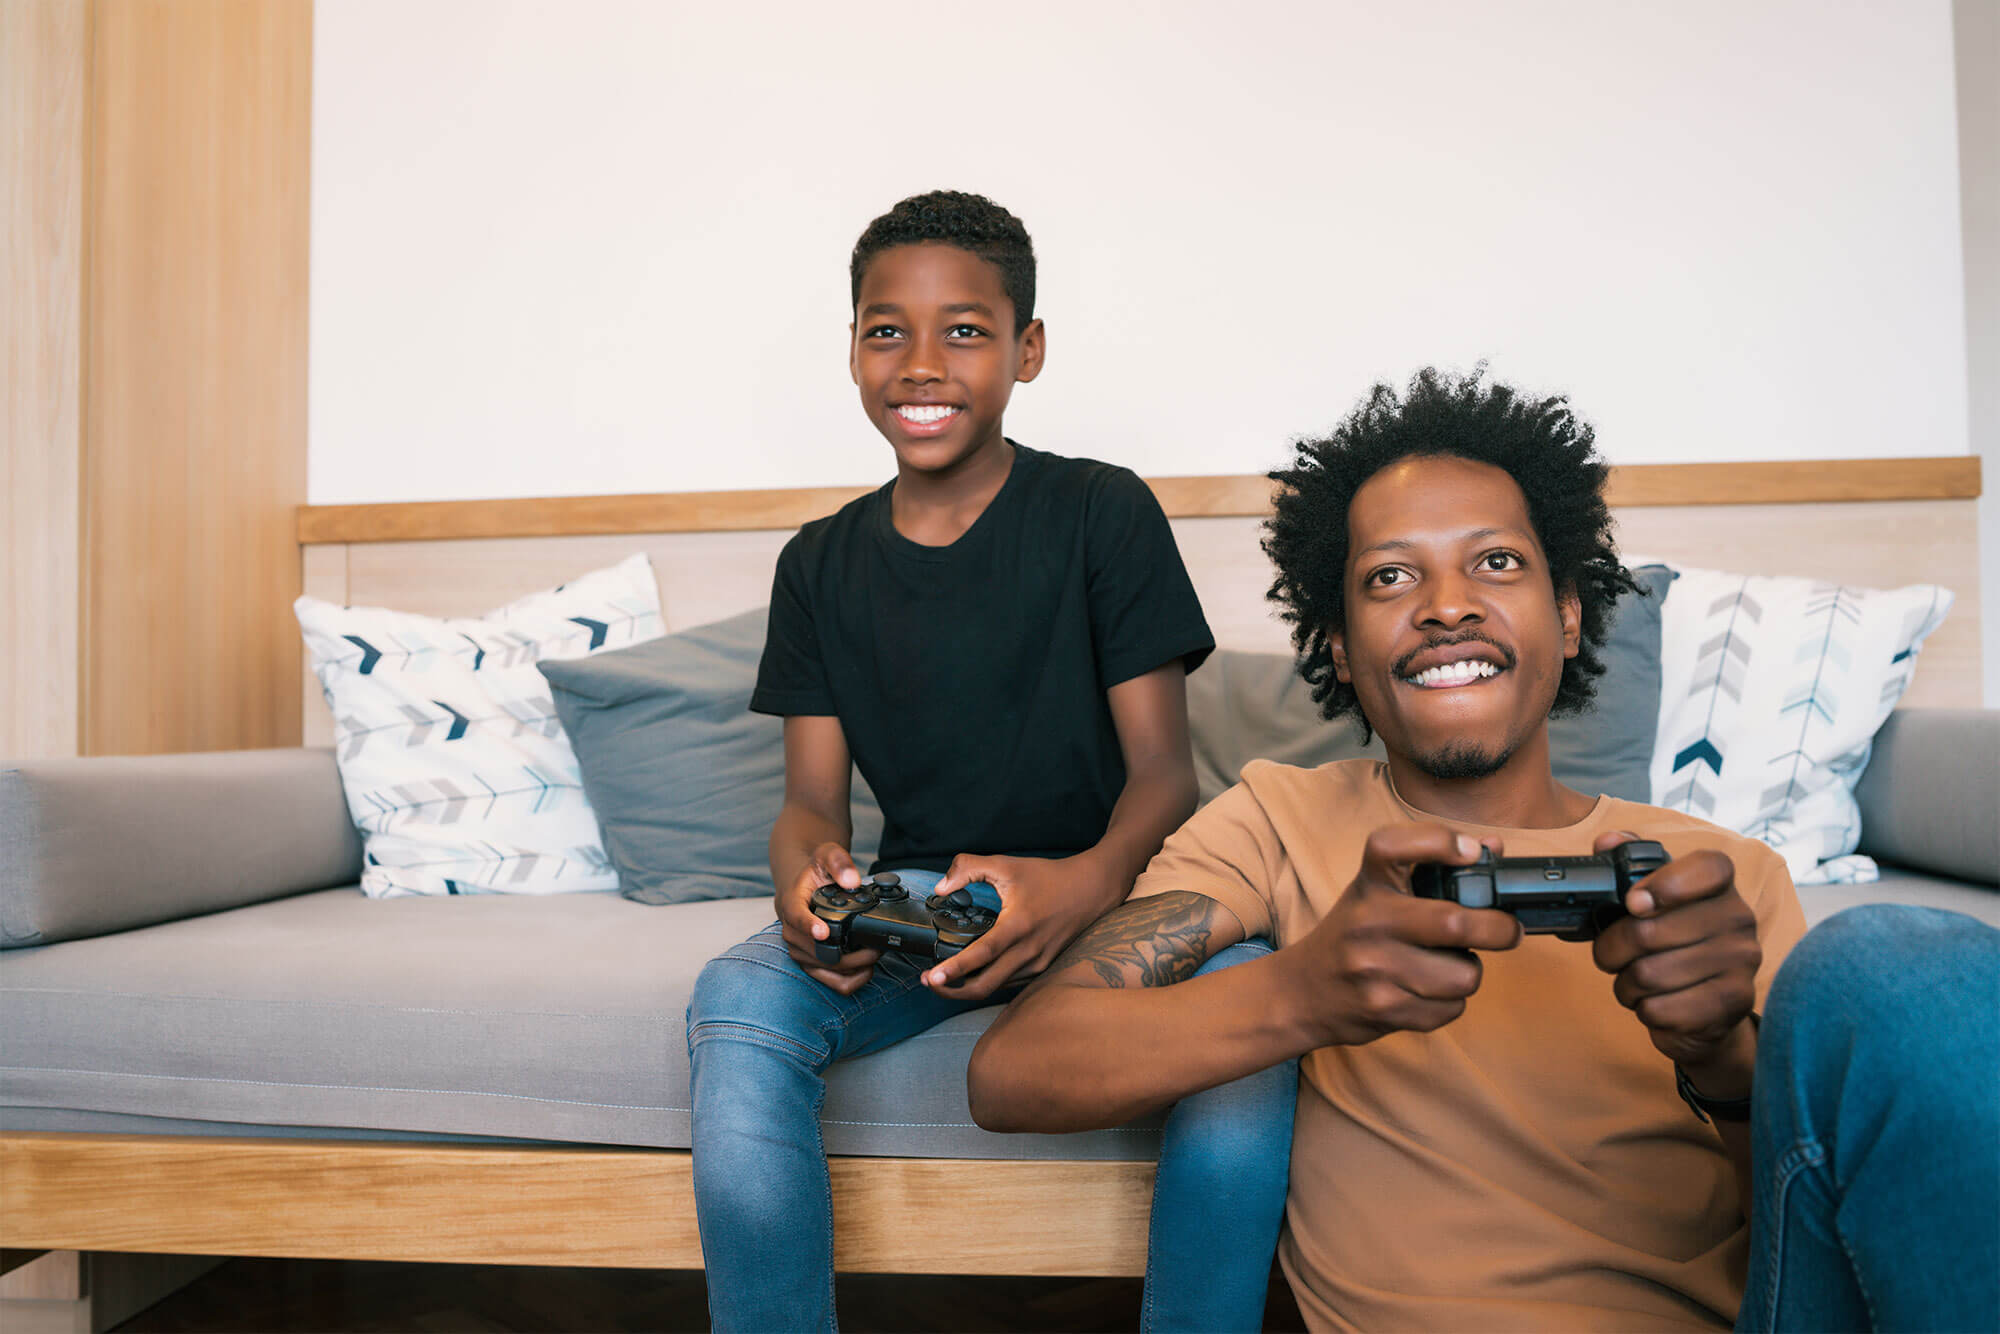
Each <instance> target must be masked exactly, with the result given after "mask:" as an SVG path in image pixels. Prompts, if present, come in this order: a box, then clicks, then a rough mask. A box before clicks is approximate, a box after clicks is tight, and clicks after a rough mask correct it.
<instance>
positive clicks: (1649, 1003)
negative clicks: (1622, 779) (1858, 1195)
mask: <svg viewBox="0 0 2000 1334" xmlns="http://www.w3.org/2000/svg"><path fill="white" fill-rule="evenodd" d="M1636 837H1637V835H1635V834H1629V833H1617V834H1605V835H1603V836H1601V837H1599V838H1598V840H1597V844H1596V849H1597V851H1599V852H1606V851H1609V850H1610V849H1611V848H1614V847H1616V846H1618V845H1619V844H1620V843H1624V842H1627V841H1628V840H1630V839H1633V838H1636ZM1625 910H1626V912H1628V913H1630V914H1631V915H1630V916H1629V917H1623V918H1620V919H1619V920H1618V921H1616V922H1613V923H1612V924H1611V925H1610V926H1608V927H1606V928H1605V929H1604V932H1603V934H1601V935H1599V936H1598V938H1597V941H1596V943H1595V944H1594V945H1593V946H1592V957H1593V958H1594V959H1595V960H1596V963H1597V966H1598V967H1599V968H1601V969H1603V970H1604V971H1605V972H1607V973H1610V974H1612V975H1613V976H1615V977H1616V978H1617V981H1616V982H1615V983H1614V984H1613V986H1612V991H1613V993H1614V994H1615V995H1616V996H1617V997H1618V1003H1619V1004H1620V1005H1623V1006H1624V1007H1625V1008H1626V1009H1628V1010H1631V1011H1632V1012H1633V1013H1634V1014H1636V1015H1638V1016H1639V1022H1640V1023H1642V1024H1644V1025H1645V1026H1646V1030H1647V1032H1648V1033H1650V1034H1651V1035H1652V1038H1653V1045H1654V1046H1655V1047H1657V1048H1659V1050H1660V1052H1661V1054H1662V1055H1664V1056H1666V1057H1668V1058H1670V1059H1671V1060H1673V1061H1674V1062H1675V1063H1676V1064H1678V1065H1679V1066H1680V1067H1681V1069H1683V1070H1685V1071H1687V1075H1688V1079H1689V1080H1690V1081H1692V1082H1693V1084H1694V1086H1695V1087H1696V1088H1697V1089H1699V1090H1701V1092H1702V1093H1704V1094H1706V1095H1707V1096H1709V1097H1712V1098H1736V1097H1743V1096H1747V1095H1748V1093H1749V1091H1750V1082H1751V1073H1752V1067H1753V1065H1754V1063H1755V1059H1756V1050H1757V1049H1756V1043H1755V1041H1754V1036H1753V1035H1752V1034H1751V1033H1750V1032H1749V1029H1748V1026H1747V1025H1745V1024H1744V1022H1743V1020H1744V1019H1745V1018H1746V1017H1747V1016H1748V1015H1749V1014H1750V1011H1751V1009H1752V1008H1753V1007H1754V1006H1755V1005H1756V1003H1757V969H1758V967H1759V966H1760V965H1761V964H1762V963H1763V962H1764V950H1763V947H1762V946H1761V945H1759V944H1758V943H1757V918H1756V915H1755V914H1754V913H1752V912H1751V911H1750V905H1749V904H1747V903H1745V902H1744V901H1743V896H1742V895H1741V894H1738V893H1737V892H1736V867H1735V865H1734V864H1733V863H1731V862H1730V860H1729V858H1727V857H1725V856H1723V855H1722V854H1721V853H1719V852H1714V851H1708V850H1703V851H1700V852H1694V853H1690V854H1688V855H1687V856H1685V857H1676V858H1675V859H1674V860H1673V861H1670V862H1668V863H1667V864H1666V865H1665V866H1662V867H1661V868H1660V869H1659V870H1657V871H1655V872H1653V873H1652V874H1651V875H1649V876H1647V877H1646V878H1645V879H1644V880H1641V881H1640V882H1639V883H1638V884H1636V885H1634V886H1633V887H1632V889H1631V890H1630V892H1628V893H1627V894H1626V896H1625Z"/></svg>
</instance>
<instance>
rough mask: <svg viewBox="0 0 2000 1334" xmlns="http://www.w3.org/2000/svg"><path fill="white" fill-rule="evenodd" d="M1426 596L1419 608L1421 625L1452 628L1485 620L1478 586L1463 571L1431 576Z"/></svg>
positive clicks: (1426, 585)
mask: <svg viewBox="0 0 2000 1334" xmlns="http://www.w3.org/2000/svg"><path fill="white" fill-rule="evenodd" d="M1424 595H1425V596H1424V599H1423V602H1422V605H1421V606H1419V607H1418V608H1417V618H1418V621H1417V623H1418V624H1419V625H1436V626H1442V627H1444V628H1445V629H1452V628H1454V627H1457V626H1460V625H1463V624H1465V623H1466V622H1468V621H1481V620H1484V619H1485V606H1484V604H1483V603H1482V602H1481V601H1480V597H1479V585H1478V584H1477V583H1476V582H1475V581H1473V580H1471V579H1468V578H1466V576H1465V575H1464V573H1463V572H1461V571H1457V570H1447V571H1444V572H1443V573H1440V574H1435V575H1433V576H1431V578H1430V579H1428V580H1427V581H1425V584H1424Z"/></svg>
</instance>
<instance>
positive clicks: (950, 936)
mask: <svg viewBox="0 0 2000 1334" xmlns="http://www.w3.org/2000/svg"><path fill="white" fill-rule="evenodd" d="M812 912H813V916H815V917H817V918H819V920H820V921H822V922H825V923H826V925H827V928H828V931H827V937H826V939H825V940H819V941H814V942H813V953H814V954H815V955H816V956H817V957H818V958H819V961H820V962H821V963H827V964H831V963H839V962H840V956H841V955H843V954H849V953H852V952H853V951H855V950H894V951H895V952H896V953H898V954H901V955H903V956H905V957H906V958H911V959H922V960H925V961H927V962H930V963H936V962H937V961H938V960H940V959H948V958H950V957H951V956H952V955H954V954H956V953H958V952H959V951H960V950H962V949H964V948H965V947H966V946H967V945H970V944H971V943H972V942H973V941H975V940H977V939H979V938H980V937H981V936H983V935H985V934H986V932H987V930H988V929H989V928H990V927H991V926H992V925H993V922H994V920H995V918H996V917H998V914H997V913H995V912H994V911H993V910H992V909H991V908H982V907H980V906H979V905H978V904H976V903H974V902H973V901H972V895H971V894H969V893H967V892H966V891H965V890H962V889H954V890H953V891H952V892H951V893H949V894H933V895H931V896H930V897H929V898H927V899H924V900H923V901H922V902H918V901H916V900H913V899H912V898H911V897H910V891H909V890H907V889H904V888H903V880H902V877H901V876H899V875H897V874H896V873H895V872H894V871H883V872H881V873H880V874H878V875H873V876H870V877H869V878H868V879H866V880H864V881H862V882H861V883H860V884H859V885H857V886H856V887H855V888H853V889H843V888H842V887H841V886H839V885H821V886H820V887H819V888H818V889H816V890H814V891H813V896H812Z"/></svg>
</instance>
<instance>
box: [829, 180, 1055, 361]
mask: <svg viewBox="0 0 2000 1334" xmlns="http://www.w3.org/2000/svg"><path fill="white" fill-rule="evenodd" d="M926 241H933V242H941V243H942V244H945V245H950V246H956V247H958V248H959V249H960V250H965V251H970V252H971V253H972V254H975V255H977V256H979V257H980V258H981V259H983V260H985V261H986V262H987V263H988V264H991V265H992V266H993V267H994V268H996V269H998V270H1000V286H1001V287H1002V288H1003V289H1004V290H1005V291H1006V293H1007V299H1008V300H1009V301H1011V302H1013V303H1014V335H1015V337H1017V338H1018V337H1019V336H1020V335H1021V333H1022V331H1024V330H1025V329H1026V328H1027V327H1028V321H1030V320H1032V319H1034V318H1035V247H1034V243H1033V242H1032V241H1030V240H1029V239H1028V229H1027V228H1026V227H1023V226H1022V225H1021V220H1020V219H1019V218H1017V217H1015V216H1014V215H1013V214H1012V213H1009V212H1008V211H1007V210H1006V209H1004V208H1002V207H1000V206H999V205H998V204H996V203H994V202H993V201H992V200H990V199H988V198H987V197H986V196H985V195H972V194H966V193H964V192H963V191H960V190H933V191H931V192H930V193H929V194H922V195H911V196H910V197H909V198H908V199H905V200H904V201H903V202H901V203H900V204H897V205H896V207H894V208H892V209H890V210H889V211H888V212H887V213H884V214H883V215H882V216H881V217H879V218H877V219H875V221H873V222H871V223H869V224H868V228H867V230H866V231H864V232H862V233H861V239H860V240H858V241H856V242H855V243H854V257H853V259H851V260H849V261H848V265H847V278H848V285H849V287H850V289H851V294H850V295H849V297H848V305H849V306H851V307H854V308H857V309H858V308H859V307H860V305H861V278H862V275H863V274H865V273H867V272H868V265H869V263H870V262H871V261H872V260H873V259H874V258H875V256H877V255H879V254H881V253H882V252H883V251H884V250H888V249H890V248H891V247H893V246H899V245H920V244H922V243H924V242H926Z"/></svg>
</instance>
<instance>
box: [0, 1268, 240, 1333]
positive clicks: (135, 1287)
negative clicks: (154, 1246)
mask: <svg viewBox="0 0 2000 1334" xmlns="http://www.w3.org/2000/svg"><path fill="white" fill-rule="evenodd" d="M7 1254H8V1256H9V1257H10V1258H12V1257H14V1256H18V1255H22V1254H24V1252H20V1251H9V1252H8V1253H7ZM25 1254H28V1255H30V1256H31V1257H32V1258H29V1259H27V1260H26V1261H25V1262H24V1263H20V1264H16V1265H14V1266H13V1267H12V1268H10V1269H8V1270H6V1271H5V1272H4V1273H0V1329H4V1330H6V1331H7V1334H104V1331H105V1330H107V1329H110V1328H111V1327H112V1326H113V1325H120V1324H123V1323H124V1322H125V1321H127V1320H129V1319H131V1318H132V1317H133V1316H135V1315H137V1314H138V1313H139V1312H141V1311H143V1310H145V1309H146V1308H147V1307H149V1306H151V1305H152V1304H153V1303H155V1302H157V1301H159V1300H161V1299H162V1298H164V1297H166V1296H168V1295H170V1294H172V1293H174V1292H178V1291H179V1290H180V1289H182V1288H184V1287H186V1286H187V1285H188V1284H189V1283H192V1282H194V1280H196V1279H198V1278H200V1277H201V1276H202V1275H203V1274H206V1273H207V1272H208V1271H209V1270H211V1269H213V1268H215V1267H216V1266H217V1265H219V1264H221V1263H222V1258H221V1257H218V1256H213V1255H136V1254H124V1253H122V1252H116V1251H91V1252H88V1253H84V1252H78V1251H44V1252H41V1253H40V1254H39V1255H35V1254H33V1253H32V1252H28V1253H25Z"/></svg>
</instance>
